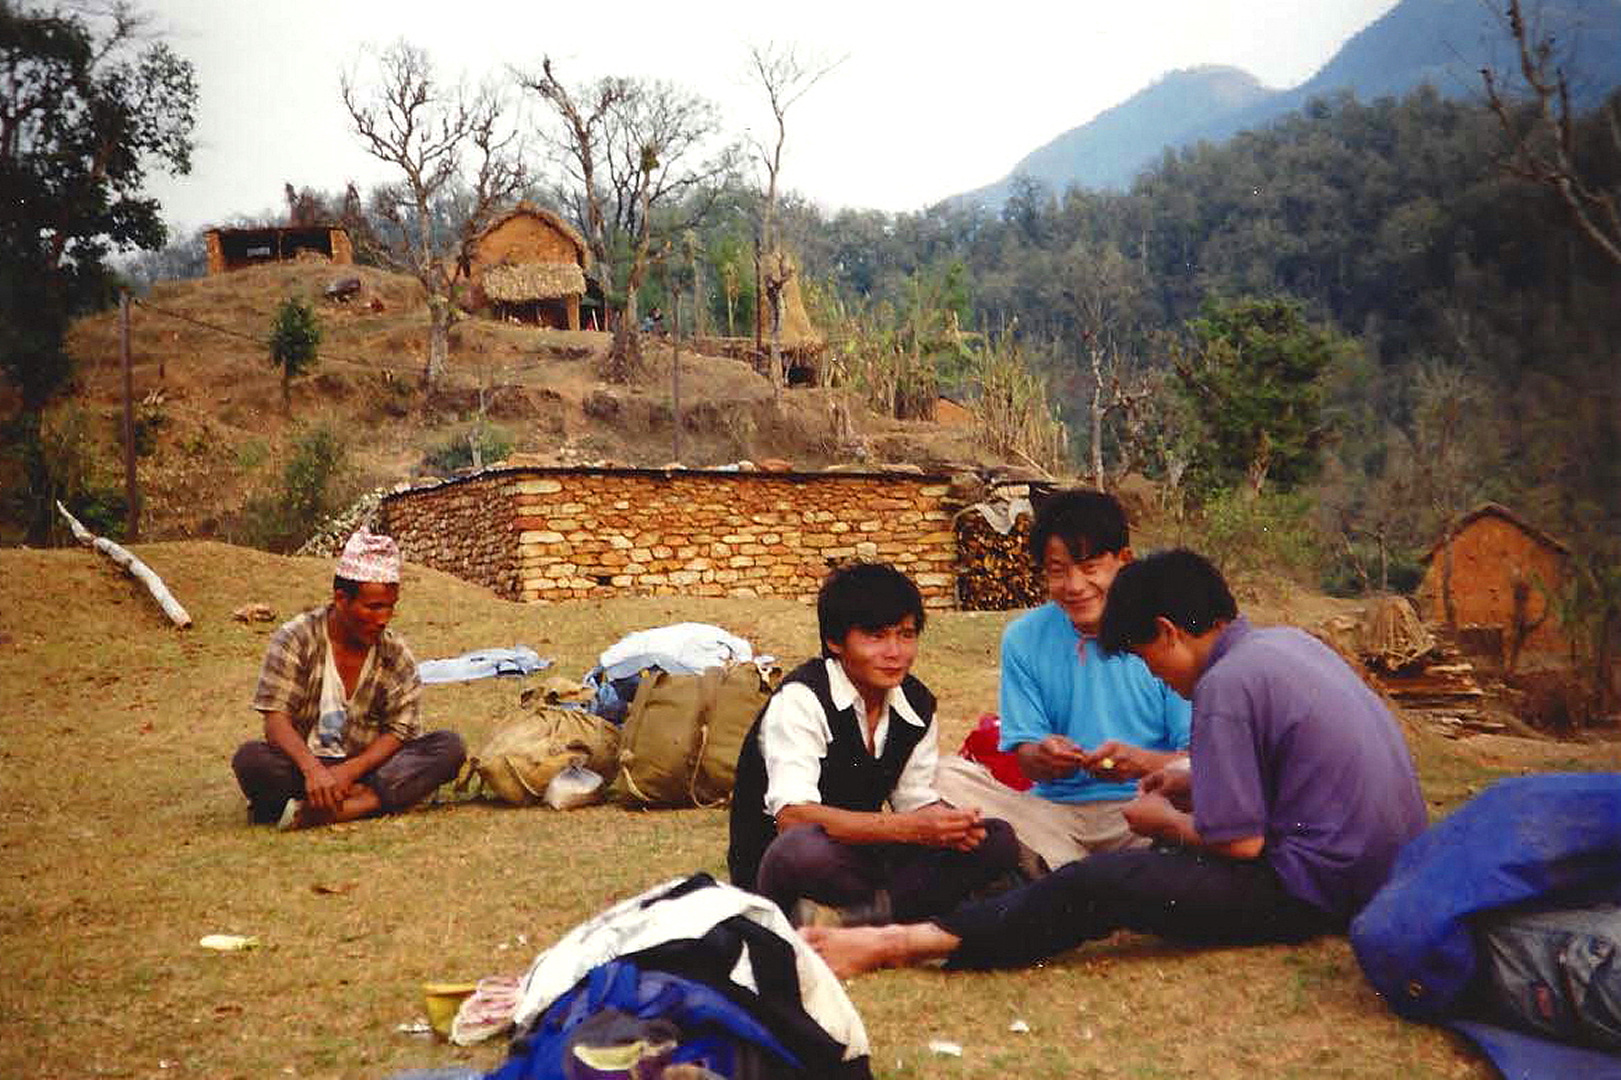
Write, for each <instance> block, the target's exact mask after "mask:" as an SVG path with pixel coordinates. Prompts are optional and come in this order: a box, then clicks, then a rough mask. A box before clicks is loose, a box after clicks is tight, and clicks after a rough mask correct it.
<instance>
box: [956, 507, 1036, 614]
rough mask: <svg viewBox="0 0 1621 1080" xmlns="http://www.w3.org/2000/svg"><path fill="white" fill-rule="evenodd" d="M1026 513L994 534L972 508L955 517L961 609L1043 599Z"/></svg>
mask: <svg viewBox="0 0 1621 1080" xmlns="http://www.w3.org/2000/svg"><path fill="white" fill-rule="evenodd" d="M1029 546H1030V515H1029V514H1021V515H1019V517H1017V518H1016V519H1014V522H1013V528H1012V529H1011V530H1009V531H1008V532H1006V533H1000V532H997V531H996V528H995V527H994V526H992V525H991V523H990V522H989V521H987V520H985V515H983V514H981V513H979V512H978V511H977V510H974V509H972V508H970V509H967V510H964V511H963V512H962V513H961V514H959V515H957V602H958V604H959V605H960V606H961V608H962V609H963V610H964V611H1006V610H1008V609H1009V608H1023V607H1034V606H1036V605H1037V604H1040V603H1042V602H1043V601H1044V600H1046V599H1047V592H1046V589H1045V588H1044V587H1043V585H1042V582H1041V579H1040V577H1039V576H1038V575H1037V573H1036V570H1035V568H1034V567H1033V566H1032V565H1031V562H1030V552H1029Z"/></svg>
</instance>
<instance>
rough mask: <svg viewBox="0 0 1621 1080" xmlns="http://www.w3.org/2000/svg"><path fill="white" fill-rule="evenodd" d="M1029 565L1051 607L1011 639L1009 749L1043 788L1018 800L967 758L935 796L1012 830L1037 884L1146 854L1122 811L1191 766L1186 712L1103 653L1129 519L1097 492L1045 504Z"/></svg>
mask: <svg viewBox="0 0 1621 1080" xmlns="http://www.w3.org/2000/svg"><path fill="white" fill-rule="evenodd" d="M1030 555H1031V558H1032V559H1034V561H1035V564H1036V566H1037V568H1038V569H1039V570H1040V571H1041V574H1042V577H1043V579H1044V580H1045V581H1046V584H1047V596H1048V602H1047V603H1046V604H1043V605H1042V606H1041V607H1039V608H1036V609H1035V610H1033V611H1031V612H1029V613H1028V614H1026V615H1022V616H1020V617H1019V618H1018V619H1015V620H1014V621H1013V622H1012V623H1010V624H1008V627H1007V630H1006V631H1005V632H1004V633H1003V635H1002V671H1001V687H1000V693H999V698H1000V701H999V709H1000V713H1001V727H1002V730H1001V738H1000V744H999V745H1000V748H1001V749H1002V750H1005V751H1010V752H1012V753H1013V754H1015V755H1016V756H1017V759H1018V762H1019V767H1020V769H1021V770H1022V771H1023V772H1024V774H1025V775H1026V776H1028V777H1029V778H1030V779H1031V780H1033V781H1035V786H1034V787H1032V788H1031V789H1030V790H1029V791H1028V792H1018V791H1014V790H1013V789H1011V788H1009V787H1007V786H1005V785H1003V784H1001V783H999V782H998V781H997V780H996V779H995V778H994V777H992V776H991V775H990V773H989V772H988V771H987V770H985V769H984V768H983V767H981V766H979V765H977V764H974V763H972V762H967V761H964V760H963V759H962V758H956V757H947V758H943V759H942V760H941V764H940V768H939V771H938V773H937V775H936V781H935V782H936V785H937V786H938V787H939V789H940V793H941V795H942V797H944V798H945V799H946V801H947V802H950V803H952V804H954V805H957V806H974V807H978V808H979V809H981V810H982V811H984V812H985V813H986V814H988V815H991V816H994V817H998V818H1002V819H1003V820H1005V821H1007V822H1008V823H1009V824H1010V825H1012V826H1013V829H1014V832H1015V833H1016V834H1017V835H1018V838H1019V841H1020V843H1021V844H1023V845H1024V847H1025V848H1026V849H1027V850H1028V851H1030V852H1033V853H1034V854H1035V855H1037V856H1038V857H1039V858H1040V860H1041V864H1040V865H1032V863H1031V860H1029V859H1025V860H1024V861H1023V865H1024V867H1025V869H1026V871H1027V872H1030V871H1034V872H1035V873H1036V874H1039V873H1040V872H1041V871H1043V870H1056V869H1058V868H1059V867H1060V866H1063V865H1065V864H1067V863H1071V862H1074V861H1075V860H1076V859H1080V858H1084V857H1085V856H1086V855H1088V854H1089V853H1091V852H1095V851H1117V850H1119V849H1121V848H1128V847H1140V846H1142V845H1144V844H1146V843H1147V842H1148V841H1147V840H1146V839H1144V838H1143V837H1140V836H1138V835H1137V834H1135V833H1133V832H1132V831H1131V830H1130V829H1129V828H1128V827H1127V825H1126V819H1125V818H1124V817H1123V816H1122V815H1121V811H1122V810H1123V809H1124V807H1125V806H1126V804H1127V803H1128V802H1129V801H1130V800H1131V799H1133V798H1135V797H1136V794H1137V783H1136V781H1137V780H1138V779H1140V778H1141V777H1143V776H1146V775H1148V774H1149V773H1151V772H1154V771H1156V770H1157V769H1159V768H1161V767H1163V766H1164V765H1166V764H1168V763H1170V762H1171V761H1173V760H1175V759H1177V758H1180V757H1182V756H1184V754H1185V752H1186V748H1187V745H1188V703H1187V702H1186V701H1185V700H1183V699H1182V698H1181V697H1179V696H1177V695H1176V694H1175V693H1173V692H1172V691H1171V689H1170V688H1169V687H1167V686H1166V685H1165V684H1164V683H1163V682H1161V681H1160V680H1158V679H1156V678H1155V677H1154V676H1153V675H1152V674H1151V673H1150V672H1149V670H1148V668H1147V667H1146V666H1145V665H1144V664H1143V662H1142V661H1141V660H1140V659H1138V658H1137V657H1136V656H1133V655H1132V654H1130V653H1120V654H1115V655H1110V654H1107V653H1105V652H1104V650H1102V649H1101V648H1099V646H1098V628H1099V626H1100V625H1101V623H1102V621H1103V608H1104V599H1105V597H1107V596H1108V593H1109V586H1110V585H1111V584H1113V582H1114V579H1115V575H1116V574H1118V573H1119V572H1120V570H1121V568H1123V567H1125V566H1127V565H1129V564H1130V563H1131V561H1132V552H1131V539H1130V534H1129V529H1128V527H1127V524H1126V512H1125V510H1124V509H1123V508H1122V507H1121V505H1120V503H1119V501H1118V500H1117V499H1115V497H1114V496H1112V495H1108V494H1105V493H1103V492H1100V491H1060V492H1056V493H1054V494H1053V495H1052V496H1050V497H1049V498H1048V499H1047V501H1046V502H1044V503H1042V505H1041V509H1040V511H1039V512H1038V513H1037V514H1036V518H1035V522H1034V524H1033V525H1032V526H1031V530H1030Z"/></svg>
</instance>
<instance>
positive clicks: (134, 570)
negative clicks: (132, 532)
mask: <svg viewBox="0 0 1621 1080" xmlns="http://www.w3.org/2000/svg"><path fill="white" fill-rule="evenodd" d="M56 508H57V509H58V510H60V511H61V512H62V516H63V517H65V518H67V519H68V528H70V529H72V530H73V538H74V539H75V540H77V541H79V543H81V544H84V545H86V546H88V547H93V548H95V549H96V550H97V551H99V552H101V553H102V554H103V555H105V556H107V558H109V559H111V560H112V561H113V563H114V565H116V566H118V567H119V568H120V569H122V570H123V571H124V573H126V574H128V575H129V576H130V577H133V578H135V579H136V580H137V581H139V582H140V583H141V584H143V585H145V586H146V590H147V592H149V593H151V594H152V599H154V600H156V601H157V602H158V607H160V608H162V609H163V613H164V614H165V615H167V616H169V621H170V622H172V623H174V624H175V625H176V626H178V627H179V628H180V629H182V630H185V629H187V628H188V627H190V626H191V616H190V615H188V614H186V609H185V608H183V607H181V606H180V601H178V600H176V599H175V598H174V594H172V593H171V592H169V587H168V586H167V585H165V584H164V583H163V579H162V578H160V577H158V575H157V574H155V573H153V572H152V568H151V567H150V566H147V565H146V564H145V563H144V562H142V561H141V560H140V559H137V558H136V557H135V556H134V555H132V554H131V553H130V551H129V549H128V548H125V547H122V546H120V545H118V544H115V543H113V542H112V541H111V540H108V539H107V538H106V537H104V536H96V535H95V534H94V533H92V532H91V531H90V530H89V529H86V528H85V527H84V526H83V525H81V524H79V521H78V519H77V518H75V517H74V516H73V515H72V514H70V513H68V508H67V507H65V506H63V505H62V504H61V503H60V502H58V503H57V504H56Z"/></svg>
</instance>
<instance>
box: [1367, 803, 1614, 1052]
mask: <svg viewBox="0 0 1621 1080" xmlns="http://www.w3.org/2000/svg"><path fill="white" fill-rule="evenodd" d="M1535 900H1542V901H1549V902H1552V901H1559V902H1561V903H1570V904H1577V903H1583V902H1592V903H1597V902H1601V901H1611V902H1613V901H1616V900H1621V774H1615V773H1584V774H1553V775H1547V776H1525V777H1517V778H1514V779H1510V780H1503V781H1499V782H1498V783H1496V784H1494V785H1492V786H1491V787H1490V788H1488V789H1487V790H1486V791H1484V792H1482V793H1481V794H1480V795H1479V796H1477V797H1476V798H1474V799H1473V800H1471V801H1470V802H1468V803H1467V804H1465V805H1464V806H1463V807H1461V808H1460V809H1458V810H1457V812H1455V813H1454V814H1452V815H1451V816H1450V817H1448V818H1446V819H1445V820H1443V821H1440V822H1438V823H1437V824H1435V825H1434V826H1432V827H1431V828H1430V829H1429V830H1428V831H1426V832H1424V833H1423V834H1422V835H1420V836H1418V837H1417V838H1415V839H1414V840H1413V841H1412V842H1411V843H1409V844H1408V845H1407V846H1406V847H1405V848H1403V849H1402V852H1401V854H1400V856H1398V858H1397V860H1396V865H1395V868H1394V869H1393V870H1392V871H1391V876H1390V880H1389V881H1388V882H1387V883H1386V884H1385V886H1384V888H1383V889H1381V890H1380V891H1379V892H1378V893H1377V894H1376V895H1375V896H1374V898H1373V899H1372V900H1371V901H1369V903H1368V906H1367V907H1366V908H1364V909H1363V910H1362V912H1361V914H1359V915H1358V916H1357V917H1356V919H1355V920H1354V921H1353V922H1352V924H1351V946H1352V948H1353V949H1355V951H1356V957H1357V961H1358V962H1359V963H1360V964H1361V965H1362V971H1363V973H1364V974H1365V975H1367V977H1368V981H1369V982H1371V983H1372V984H1373V987H1374V989H1375V990H1377V991H1378V992H1379V994H1380V995H1381V996H1383V997H1384V999H1385V1001H1386V1002H1388V1003H1389V1005H1390V1007H1391V1008H1392V1009H1394V1010H1395V1011H1396V1012H1397V1013H1399V1014H1400V1015H1402V1016H1404V1017H1406V1018H1407V1019H1409V1020H1419V1021H1424V1022H1429V1023H1444V1022H1448V1021H1456V1020H1467V1019H1469V1018H1467V1017H1464V1016H1462V1015H1461V1014H1462V1011H1463V1009H1464V1003H1465V996H1466V993H1467V992H1468V991H1469V990H1470V989H1471V986H1472V984H1473V982H1474V979H1475V975H1476V972H1477V971H1478V968H1479V962H1478V958H1477V956H1476V950H1475V937H1474V931H1473V929H1472V926H1471V920H1472V919H1473V917H1474V916H1476V915H1478V914H1479V913H1481V912H1485V911H1491V910H1493V909H1496V908H1501V907H1505V906H1507V905H1510V904H1518V903H1524V902H1528V901H1535ZM1458 1028H1459V1030H1461V1031H1464V1033H1465V1034H1467V1035H1469V1036H1470V1037H1471V1038H1474V1039H1475V1040H1476V1041H1477V1042H1478V1043H1479V1044H1480V1045H1481V1047H1482V1049H1484V1050H1486V1051H1487V1053H1488V1054H1489V1055H1491V1056H1492V1058H1493V1061H1494V1063H1496V1064H1497V1066H1498V1067H1499V1068H1500V1069H1502V1071H1503V1073H1504V1075H1505V1076H1508V1077H1511V1078H1512V1080H1519V1078H1521V1077H1543V1076H1549V1077H1552V1076H1561V1075H1570V1074H1568V1073H1563V1072H1561V1071H1560V1070H1561V1069H1562V1068H1563V1066H1561V1065H1559V1064H1558V1063H1557V1062H1555V1061H1554V1060H1553V1058H1554V1057H1559V1056H1562V1055H1563V1054H1564V1052H1565V1051H1566V1050H1568V1049H1570V1048H1566V1047H1562V1046H1560V1045H1559V1044H1557V1043H1551V1042H1546V1041H1544V1040H1541V1039H1539V1038H1537V1037H1535V1036H1529V1035H1525V1036H1521V1035H1519V1034H1518V1033H1513V1032H1503V1031H1501V1029H1492V1028H1490V1027H1489V1026H1486V1025H1479V1024H1470V1025H1468V1026H1467V1027H1465V1026H1464V1025H1461V1024H1460V1025H1458ZM1482 1036H1484V1037H1482ZM1499 1036H1501V1037H1499ZM1538 1047H1541V1048H1544V1049H1545V1050H1546V1051H1547V1052H1548V1054H1549V1055H1551V1056H1550V1057H1549V1058H1548V1059H1547V1060H1540V1059H1538V1058H1537V1057H1536V1056H1535V1052H1536V1050H1537V1048H1538ZM1497 1050H1503V1051H1504V1052H1505V1053H1508V1054H1509V1056H1508V1057H1507V1058H1504V1059H1499V1058H1498V1056H1497V1052H1496V1051H1497ZM1585 1053H1592V1052H1591V1051H1587V1052H1585ZM1528 1054H1529V1055H1530V1056H1529V1057H1528V1056H1526V1055H1528ZM1597 1060H1599V1061H1614V1060H1615V1059H1614V1058H1613V1057H1608V1056H1604V1055H1600V1056H1599V1057H1598V1059H1597ZM1582 1075H1593V1074H1591V1073H1588V1074H1582Z"/></svg>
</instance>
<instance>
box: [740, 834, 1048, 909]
mask: <svg viewBox="0 0 1621 1080" xmlns="http://www.w3.org/2000/svg"><path fill="white" fill-rule="evenodd" d="M1018 861H1019V843H1018V840H1017V839H1016V838H1015V837H1014V835H1013V829H1012V827H1011V826H1009V825H1008V823H1007V822H1005V821H1002V820H1000V819H999V818H987V819H986V820H985V839H984V840H982V841H981V842H980V844H979V846H978V847H976V848H975V849H974V850H973V851H955V850H953V849H950V848H936V847H923V846H920V845H915V844H841V843H840V842H839V841H837V840H834V839H833V838H832V837H831V836H829V835H827V831H826V830H825V829H823V828H822V827H821V826H820V825H800V826H797V827H795V828H792V829H789V830H788V831H787V832H784V833H782V834H781V835H780V836H778V837H777V838H776V839H775V840H773V841H771V846H770V847H768V848H766V851H765V856H764V857H763V858H761V860H760V872H759V875H758V877H757V878H756V879H755V891H757V892H758V893H760V895H762V896H764V897H766V898H768V899H770V900H772V901H774V902H775V903H776V905H777V906H778V907H780V908H782V909H783V910H784V911H788V910H789V909H790V908H791V907H792V906H793V903H794V901H795V900H798V899H800V898H801V897H809V898H810V899H812V900H815V901H817V902H818V903H822V904H831V905H832V906H834V907H850V906H854V905H857V904H864V903H867V902H868V901H870V900H872V899H873V896H874V895H875V894H876V893H877V892H878V890H880V889H883V890H886V891H887V892H888V893H889V902H890V907H891V910H892V911H893V912H894V917H895V919H896V921H897V922H915V921H917V920H918V919H926V918H928V917H929V916H930V915H935V914H938V913H940V912H942V911H949V910H951V909H952V908H953V907H955V906H956V905H957V904H959V903H961V902H962V899H963V897H965V896H967V895H968V894H969V893H971V892H973V891H974V890H975V889H978V888H979V887H981V886H983V885H986V884H989V883H990V882H992V881H994V880H996V879H997V878H998V877H1000V876H1002V875H1003V874H1006V873H1007V872H1008V871H1010V870H1013V869H1014V868H1015V867H1016V866H1017V865H1018Z"/></svg>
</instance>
